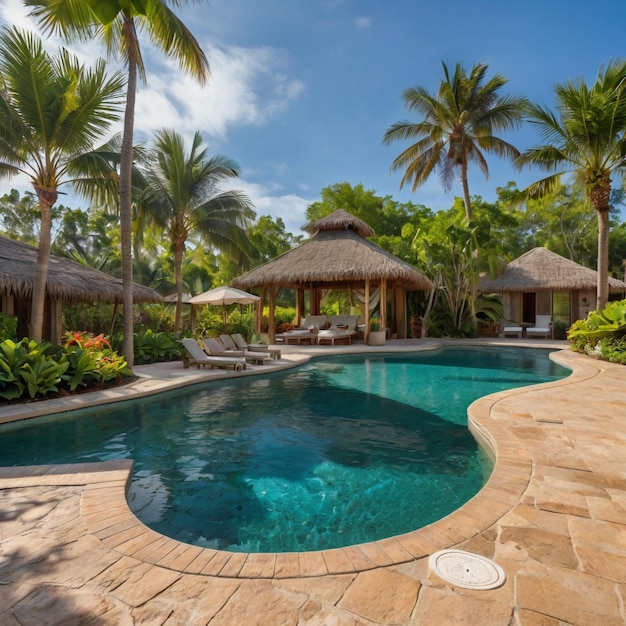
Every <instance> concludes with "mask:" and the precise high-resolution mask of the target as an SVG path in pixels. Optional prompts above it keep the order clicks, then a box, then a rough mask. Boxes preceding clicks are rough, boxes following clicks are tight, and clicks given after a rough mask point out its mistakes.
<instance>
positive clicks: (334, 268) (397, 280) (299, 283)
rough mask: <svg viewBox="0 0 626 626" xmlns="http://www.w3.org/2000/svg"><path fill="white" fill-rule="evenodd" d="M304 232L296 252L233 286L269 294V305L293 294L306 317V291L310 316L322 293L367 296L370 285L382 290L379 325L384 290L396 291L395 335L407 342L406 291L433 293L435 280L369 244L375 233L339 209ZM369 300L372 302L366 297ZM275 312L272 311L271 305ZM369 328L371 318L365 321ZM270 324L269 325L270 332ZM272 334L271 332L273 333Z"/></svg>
mask: <svg viewBox="0 0 626 626" xmlns="http://www.w3.org/2000/svg"><path fill="white" fill-rule="evenodd" d="M303 230H305V231H307V232H309V233H311V234H312V235H313V236H312V237H311V238H310V239H309V240H307V241H305V242H304V243H302V244H301V245H299V246H298V247H296V248H294V249H292V250H289V251H288V252H285V253H284V254H282V255H281V256H279V257H276V258H275V259H272V260H271V261H268V262H267V263H265V264H264V265H260V266H259V267H256V268H254V269H253V270H251V271H249V272H248V273H246V274H243V275H242V276H239V277H238V278H236V279H235V280H233V281H232V284H233V286H234V287H237V288H238V289H244V290H246V291H250V290H251V289H267V290H269V292H270V300H271V299H272V298H273V294H274V292H275V290H276V289H280V288H285V287H287V288H292V289H295V290H296V291H297V292H298V294H299V298H298V300H297V302H299V303H300V304H299V305H298V306H297V307H296V308H297V309H298V313H299V314H302V310H301V308H302V303H303V302H304V297H303V291H304V290H307V289H308V290H310V291H311V309H312V310H311V311H310V313H311V314H317V313H319V311H316V310H315V309H316V308H319V301H318V300H317V299H316V297H317V294H318V290H321V289H359V290H364V291H367V292H369V290H370V285H372V286H377V287H380V288H381V320H383V324H384V318H385V314H386V290H387V289H393V290H394V292H395V293H394V302H395V303H396V307H395V308H396V313H395V315H394V318H393V321H394V327H395V328H392V330H393V331H394V332H397V334H398V336H400V337H403V336H405V335H404V332H405V331H404V328H405V326H406V311H405V306H406V305H405V304H404V305H403V304H399V303H400V302H404V300H405V297H404V296H405V292H406V291H413V290H418V289H431V288H432V283H431V281H430V280H429V279H428V278H427V277H426V276H424V275H423V274H422V273H421V272H419V271H418V270H416V269H415V268H414V267H413V266H412V265H409V264H408V263H406V262H404V261H402V260H401V259H399V258H397V257H395V256H394V255H393V254H390V253H389V252H387V251H386V250H383V249H382V248H379V247H378V246H376V245H375V244H373V243H372V242H371V241H368V240H367V239H365V237H369V236H371V235H373V234H374V231H373V230H372V229H371V228H370V226H368V225H367V224H366V223H365V222H364V221H363V220H361V219H359V218H357V217H355V216H354V215H351V214H350V213H348V212H347V211H343V210H337V211H335V212H333V213H331V214H330V215H327V216H326V217H324V218H322V219H319V220H315V221H313V222H310V223H309V224H307V225H306V226H304V227H303ZM366 301H369V297H368V296H367V297H366ZM270 309H271V306H270ZM365 321H366V324H368V323H369V318H368V319H366V320H365ZM271 327H272V323H271V320H270V329H271ZM270 332H271V330H270Z"/></svg>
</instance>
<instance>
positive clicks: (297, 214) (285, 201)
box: [221, 178, 315, 235]
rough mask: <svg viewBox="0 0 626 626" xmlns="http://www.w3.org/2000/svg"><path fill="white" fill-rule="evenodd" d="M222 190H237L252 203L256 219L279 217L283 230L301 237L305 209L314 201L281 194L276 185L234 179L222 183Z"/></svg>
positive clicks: (279, 188)
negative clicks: (266, 216) (264, 216)
mask: <svg viewBox="0 0 626 626" xmlns="http://www.w3.org/2000/svg"><path fill="white" fill-rule="evenodd" d="M221 188H222V189H237V190H238V191H242V192H243V193H245V194H246V195H247V196H248V197H249V198H250V200H252V202H253V203H254V206H255V209H256V214H257V217H260V216H261V215H270V216H271V217H272V218H274V219H275V218H277V217H280V218H281V219H282V220H283V222H284V223H285V230H286V231H287V232H289V233H292V234H294V235H302V234H303V233H302V232H301V231H300V229H301V228H302V226H304V224H305V223H306V217H305V214H306V209H307V207H308V206H309V204H311V203H312V202H314V201H315V200H314V199H310V198H304V197H302V196H298V195H295V194H291V193H290V194H282V193H281V190H282V188H281V186H280V185H278V184H276V183H268V184H259V183H253V182H249V181H246V180H245V179H243V178H234V179H229V180H228V181H224V183H223V184H222V185H221Z"/></svg>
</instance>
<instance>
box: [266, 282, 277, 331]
mask: <svg viewBox="0 0 626 626" xmlns="http://www.w3.org/2000/svg"><path fill="white" fill-rule="evenodd" d="M269 290H270V302H269V314H268V329H267V330H268V332H269V336H270V343H274V342H275V341H276V324H275V323H274V309H275V308H276V292H275V290H274V285H270V287H269Z"/></svg>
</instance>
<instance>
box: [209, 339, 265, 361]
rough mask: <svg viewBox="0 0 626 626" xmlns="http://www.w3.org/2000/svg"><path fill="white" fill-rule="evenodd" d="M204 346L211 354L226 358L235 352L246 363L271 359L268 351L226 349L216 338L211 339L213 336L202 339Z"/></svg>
mask: <svg viewBox="0 0 626 626" xmlns="http://www.w3.org/2000/svg"><path fill="white" fill-rule="evenodd" d="M204 346H205V348H206V349H207V350H208V351H209V352H210V353H211V354H212V355H215V356H220V357H225V358H228V357H229V356H230V355H232V354H236V355H237V356H240V357H243V358H244V359H245V360H246V361H247V362H248V363H256V364H257V365H262V364H263V363H267V362H269V361H271V360H272V357H271V356H270V355H269V353H268V352H251V351H250V350H237V351H235V350H226V349H225V348H224V346H223V345H222V344H221V343H220V342H219V341H217V339H213V337H207V338H206V339H204Z"/></svg>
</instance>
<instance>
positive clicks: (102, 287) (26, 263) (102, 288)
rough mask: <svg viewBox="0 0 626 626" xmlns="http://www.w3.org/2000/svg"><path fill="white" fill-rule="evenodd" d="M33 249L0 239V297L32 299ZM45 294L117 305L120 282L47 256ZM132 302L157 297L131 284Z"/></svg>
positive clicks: (155, 300) (97, 272)
mask: <svg viewBox="0 0 626 626" xmlns="http://www.w3.org/2000/svg"><path fill="white" fill-rule="evenodd" d="M36 267H37V248H33V247H32V246H28V245H26V244H24V243H21V242H19V241H14V240H13V239H8V238H7V237H2V236H0V294H8V295H14V296H16V297H18V298H30V297H32V292H33V286H34V284H35V269H36ZM46 289H47V294H48V295H49V296H50V297H51V298H53V299H57V300H63V301H66V302H107V303H111V304H121V303H122V300H123V287H122V281H121V279H119V278H114V277H113V276H109V275H108V274H105V273H104V272H100V271H98V270H96V269H93V268H90V267H85V266H83V265H80V263H76V262H75V261H72V260H70V259H65V258H62V257H57V256H54V255H50V261H49V265H48V281H47V286H46ZM133 299H134V301H135V302H161V301H162V298H161V296H160V295H159V294H158V293H157V292H156V291H154V290H153V289H150V288H149V287H144V286H143V285H137V284H135V285H133Z"/></svg>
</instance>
